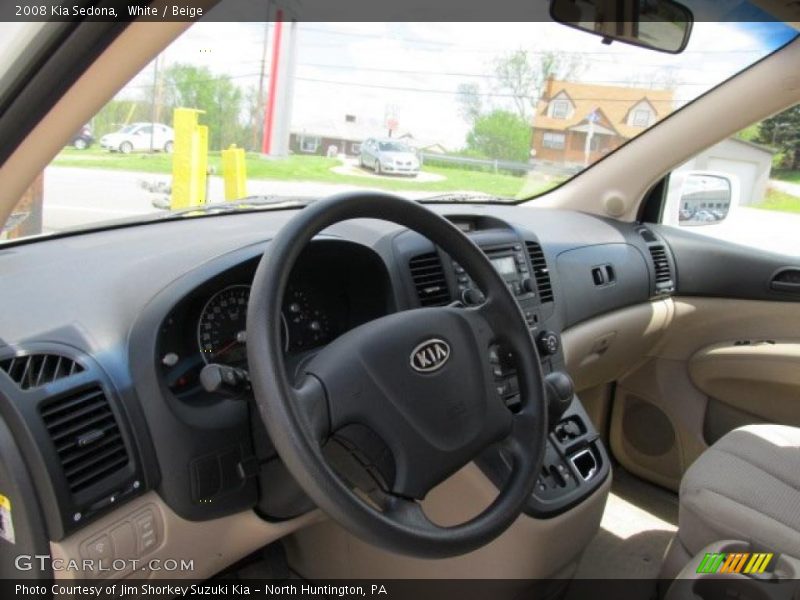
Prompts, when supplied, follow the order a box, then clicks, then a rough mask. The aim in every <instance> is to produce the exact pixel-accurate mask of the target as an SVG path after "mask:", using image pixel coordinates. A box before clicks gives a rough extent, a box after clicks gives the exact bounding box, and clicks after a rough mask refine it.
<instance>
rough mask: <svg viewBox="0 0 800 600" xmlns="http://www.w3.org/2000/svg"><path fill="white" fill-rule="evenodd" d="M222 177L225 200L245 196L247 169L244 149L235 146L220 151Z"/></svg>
mask: <svg viewBox="0 0 800 600" xmlns="http://www.w3.org/2000/svg"><path fill="white" fill-rule="evenodd" d="M222 177H223V178H224V180H225V200H239V199H240V198H245V197H246V196H247V167H246V165H245V161H244V148H237V147H236V144H231V147H230V148H228V149H227V150H223V151H222Z"/></svg>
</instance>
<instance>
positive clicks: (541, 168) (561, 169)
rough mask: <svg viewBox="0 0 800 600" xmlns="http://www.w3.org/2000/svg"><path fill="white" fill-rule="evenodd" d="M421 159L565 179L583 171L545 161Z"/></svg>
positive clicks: (437, 156) (424, 154)
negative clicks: (537, 173)
mask: <svg viewBox="0 0 800 600" xmlns="http://www.w3.org/2000/svg"><path fill="white" fill-rule="evenodd" d="M419 156H420V158H421V159H422V162H423V164H424V163H439V164H445V165H453V166H460V167H466V168H473V169H476V170H482V171H494V172H495V173H497V172H499V171H511V172H513V173H519V174H520V175H525V174H528V173H531V172H539V173H542V174H544V175H549V176H553V177H564V176H570V175H574V174H575V173H577V172H578V171H580V170H581V168H580V167H573V166H568V165H556V164H553V163H547V162H543V161H537V160H532V161H530V162H517V161H511V160H492V159H488V158H472V157H469V156H455V155H452V154H435V153H433V152H420V153H419Z"/></svg>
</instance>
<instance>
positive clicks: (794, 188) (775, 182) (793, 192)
mask: <svg viewBox="0 0 800 600" xmlns="http://www.w3.org/2000/svg"><path fill="white" fill-rule="evenodd" d="M769 186H770V187H771V188H775V189H776V190H778V191H779V192H783V193H784V194H789V195H790V196H797V197H798V198H800V183H792V182H790V181H780V180H779V179H770V180H769Z"/></svg>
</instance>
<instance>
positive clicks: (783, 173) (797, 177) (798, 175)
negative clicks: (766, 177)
mask: <svg viewBox="0 0 800 600" xmlns="http://www.w3.org/2000/svg"><path fill="white" fill-rule="evenodd" d="M770 177H772V178H773V179H780V180H781V181H789V182H791V183H800V171H791V170H789V169H773V170H772V173H771V175H770Z"/></svg>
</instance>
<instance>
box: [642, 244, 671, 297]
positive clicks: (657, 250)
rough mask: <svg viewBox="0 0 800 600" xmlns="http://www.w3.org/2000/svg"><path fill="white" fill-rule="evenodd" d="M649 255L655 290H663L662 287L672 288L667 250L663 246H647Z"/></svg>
mask: <svg viewBox="0 0 800 600" xmlns="http://www.w3.org/2000/svg"><path fill="white" fill-rule="evenodd" d="M648 249H649V250H650V256H651V257H652V258H653V269H654V270H655V274H656V290H657V291H663V288H667V287H669V288H672V286H673V282H672V270H671V269H670V266H669V260H668V259H667V251H666V249H665V248H664V246H661V245H655V246H649V247H648Z"/></svg>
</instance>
